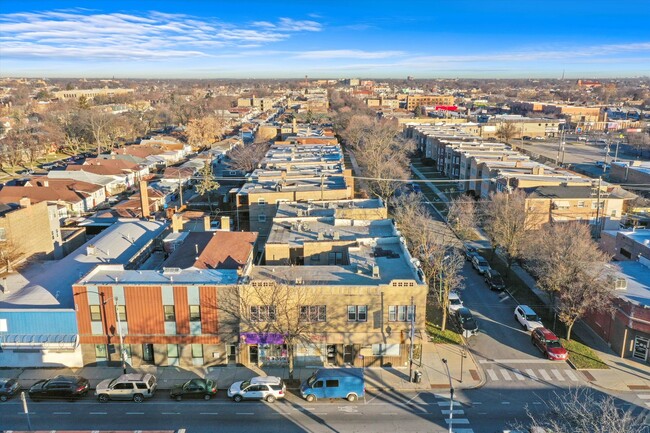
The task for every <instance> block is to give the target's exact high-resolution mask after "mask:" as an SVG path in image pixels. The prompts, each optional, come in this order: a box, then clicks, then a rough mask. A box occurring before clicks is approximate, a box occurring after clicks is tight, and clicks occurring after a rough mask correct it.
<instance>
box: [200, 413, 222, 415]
mask: <svg viewBox="0 0 650 433" xmlns="http://www.w3.org/2000/svg"><path fill="white" fill-rule="evenodd" d="M199 415H219V412H200V413H199Z"/></svg>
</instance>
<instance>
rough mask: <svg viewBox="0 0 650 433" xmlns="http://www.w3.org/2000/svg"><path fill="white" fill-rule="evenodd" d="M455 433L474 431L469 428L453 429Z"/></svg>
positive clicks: (470, 432) (472, 432)
mask: <svg viewBox="0 0 650 433" xmlns="http://www.w3.org/2000/svg"><path fill="white" fill-rule="evenodd" d="M454 432H455V433H474V430H472V429H471V428H455V429H454Z"/></svg>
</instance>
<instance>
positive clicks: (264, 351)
mask: <svg viewBox="0 0 650 433" xmlns="http://www.w3.org/2000/svg"><path fill="white" fill-rule="evenodd" d="M258 347H259V349H258V350H259V363H260V364H262V365H263V366H269V365H286V364H287V363H288V362H289V358H288V357H287V356H288V353H287V345H286V344H260V345H259V346H258Z"/></svg>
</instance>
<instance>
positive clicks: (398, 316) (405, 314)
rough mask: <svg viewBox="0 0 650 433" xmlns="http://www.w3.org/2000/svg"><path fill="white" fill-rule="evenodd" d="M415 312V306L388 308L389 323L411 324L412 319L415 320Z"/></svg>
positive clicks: (391, 306) (393, 306) (392, 306)
mask: <svg viewBox="0 0 650 433" xmlns="http://www.w3.org/2000/svg"><path fill="white" fill-rule="evenodd" d="M414 312H415V305H390V306H389V307H388V321H389V322H410V321H411V318H413V320H415V316H414V315H413V314H414Z"/></svg>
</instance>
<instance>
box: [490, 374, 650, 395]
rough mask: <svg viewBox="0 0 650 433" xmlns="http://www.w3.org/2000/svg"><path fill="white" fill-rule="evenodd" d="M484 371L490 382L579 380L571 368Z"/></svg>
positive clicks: (567, 381) (570, 381) (569, 381)
mask: <svg viewBox="0 0 650 433" xmlns="http://www.w3.org/2000/svg"><path fill="white" fill-rule="evenodd" d="M485 373H486V374H487V376H488V377H489V378H490V380H491V381H492V382H499V381H505V382H514V381H522V380H533V381H537V382H564V383H567V384H568V383H572V382H579V381H580V379H579V378H578V376H577V375H576V373H574V372H573V371H572V370H565V369H558V368H549V369H546V368H537V369H532V368H526V369H518V368H509V367H504V368H498V367H497V368H488V369H486V370H485ZM649 402H650V400H649Z"/></svg>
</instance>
